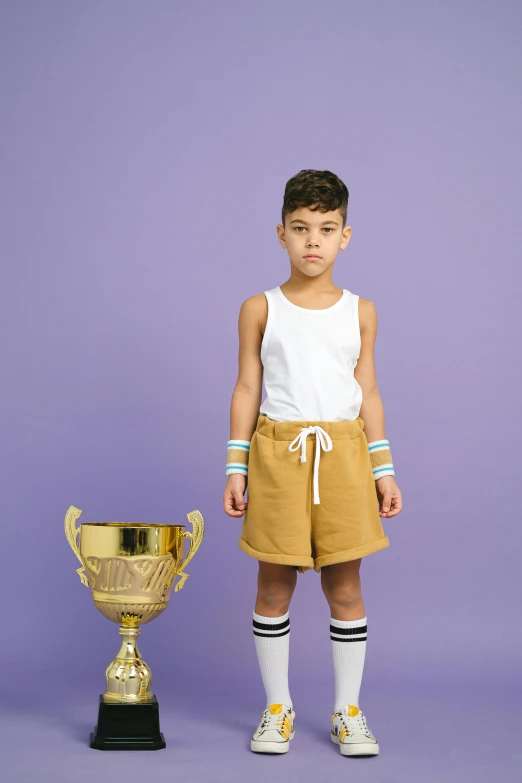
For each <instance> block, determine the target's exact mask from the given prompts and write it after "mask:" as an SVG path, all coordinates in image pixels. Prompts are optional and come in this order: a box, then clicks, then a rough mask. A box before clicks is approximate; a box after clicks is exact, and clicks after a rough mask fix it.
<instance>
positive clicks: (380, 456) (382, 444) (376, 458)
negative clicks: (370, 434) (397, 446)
mask: <svg viewBox="0 0 522 783" xmlns="http://www.w3.org/2000/svg"><path fill="white" fill-rule="evenodd" d="M368 450H369V452H370V462H371V463H372V469H373V477H374V479H378V478H382V477H383V476H395V471H394V469H393V462H392V456H391V451H390V442H389V441H388V440H374V441H372V442H371V443H368Z"/></svg>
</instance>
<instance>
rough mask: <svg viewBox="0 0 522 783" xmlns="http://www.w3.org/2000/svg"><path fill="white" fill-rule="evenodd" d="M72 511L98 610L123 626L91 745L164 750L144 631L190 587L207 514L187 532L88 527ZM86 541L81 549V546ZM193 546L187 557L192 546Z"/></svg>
mask: <svg viewBox="0 0 522 783" xmlns="http://www.w3.org/2000/svg"><path fill="white" fill-rule="evenodd" d="M81 513H82V512H81V510H80V509H79V508H76V506H70V507H69V509H68V510H67V514H66V515H65V534H66V536H67V540H68V541H69V544H70V545H71V548H72V550H73V551H74V553H75V554H76V556H77V558H78V560H79V561H80V563H81V566H82V567H81V568H78V569H77V573H78V575H79V577H80V579H81V581H82V584H84V585H85V586H86V587H90V588H91V590H92V597H93V600H94V605H95V606H96V608H97V609H99V610H100V612H101V613H102V614H104V615H105V617H107V618H108V619H109V620H112V621H113V622H114V623H119V625H120V628H119V633H120V636H121V637H122V644H121V647H120V650H119V652H118V654H117V655H116V658H115V659H114V660H113V662H112V663H110V664H109V666H108V667H107V670H106V672H105V675H106V680H107V688H106V690H105V692H104V693H103V694H101V695H100V703H99V713H98V724H97V726H96V728H95V730H94V731H93V732H92V733H91V737H90V740H91V741H90V746H91V748H97V749H98V750H159V749H160V748H164V747H165V738H164V737H163V734H162V733H161V732H160V727H159V707H158V701H157V699H156V696H155V695H154V694H153V693H152V692H151V691H150V682H151V677H152V675H151V671H150V668H149V667H148V666H147V664H146V663H145V661H144V660H143V658H142V657H141V654H140V652H139V650H138V645H137V643H136V640H137V638H138V636H139V635H140V625H141V624H143V623H149V622H150V621H151V620H154V618H155V617H157V616H158V615H159V614H161V613H162V612H163V611H164V610H165V609H166V607H167V604H168V602H169V598H170V593H171V588H172V584H173V582H174V579H175V578H176V576H178V577H179V580H178V581H177V582H176V584H175V585H174V592H178V591H179V590H181V588H182V587H183V586H184V584H185V581H186V580H187V577H188V574H187V573H185V567H186V565H187V563H188V562H189V561H190V560H191V559H192V558H193V557H194V554H195V553H196V551H197V549H198V548H199V546H200V544H201V541H202V539H203V533H204V529H205V525H204V522H203V517H202V516H201V514H200V513H199V511H191V512H190V513H189V514H187V518H188V520H189V522H190V523H191V525H192V531H191V532H189V531H188V530H186V528H185V526H184V525H156V524H146V523H144V522H84V523H83V524H80V526H79V527H78V528H77V527H76V520H77V519H78V517H79V516H80V514H81ZM78 534H79V536H80V541H79V544H78V542H77V539H78ZM187 541H188V542H189V548H188V552H187V553H186V554H185V544H186V542H187Z"/></svg>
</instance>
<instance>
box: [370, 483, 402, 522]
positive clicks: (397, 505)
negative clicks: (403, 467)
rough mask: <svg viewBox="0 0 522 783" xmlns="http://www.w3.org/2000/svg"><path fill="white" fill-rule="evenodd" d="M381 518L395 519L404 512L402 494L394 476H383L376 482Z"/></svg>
mask: <svg viewBox="0 0 522 783" xmlns="http://www.w3.org/2000/svg"><path fill="white" fill-rule="evenodd" d="M375 487H376V489H377V498H378V500H379V503H380V510H379V515H380V516H381V517H394V516H395V515H396V514H398V513H399V511H401V510H402V493H401V491H400V489H399V487H398V486H397V484H396V483H395V479H394V478H393V476H383V477H382V478H380V479H377V481H376V482H375Z"/></svg>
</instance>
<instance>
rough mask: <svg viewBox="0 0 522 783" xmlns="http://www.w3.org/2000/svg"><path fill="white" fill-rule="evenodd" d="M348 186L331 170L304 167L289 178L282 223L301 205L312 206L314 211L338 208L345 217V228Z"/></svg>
mask: <svg viewBox="0 0 522 783" xmlns="http://www.w3.org/2000/svg"><path fill="white" fill-rule="evenodd" d="M348 195H349V194H348V188H347V187H346V185H345V184H344V182H343V181H342V180H341V179H339V177H338V176H337V175H336V174H333V173H332V172H331V171H317V170H316V169H302V170H301V171H300V172H299V174H296V175H295V176H294V177H292V178H291V179H289V180H288V182H287V183H286V186H285V195H284V199H283V209H282V223H283V226H284V225H285V218H286V216H287V215H288V214H289V213H290V212H294V210H296V209H299V207H310V208H311V209H312V211H313V212H315V211H316V210H319V211H320V212H330V211H334V210H336V209H338V210H339V211H340V213H341V215H342V218H343V228H344V227H345V225H346V217H347V214H348Z"/></svg>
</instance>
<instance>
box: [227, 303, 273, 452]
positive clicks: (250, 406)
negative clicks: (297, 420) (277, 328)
mask: <svg viewBox="0 0 522 783" xmlns="http://www.w3.org/2000/svg"><path fill="white" fill-rule="evenodd" d="M267 314H268V304H267V301H266V297H265V295H264V294H258V295H257V296H251V297H250V298H249V299H246V300H245V301H244V302H243V304H242V306H241V309H240V311H239V321H238V332H239V356H238V377H237V382H236V386H235V388H234V392H233V394H232V402H231V405H230V440H251V439H252V435H253V433H254V431H255V429H256V427H257V417H258V415H259V407H260V405H261V394H262V381H263V365H262V363H261V356H260V354H261V343H262V339H263V335H262V332H261V324H262V323H263V320H265V321H266V316H267Z"/></svg>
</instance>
